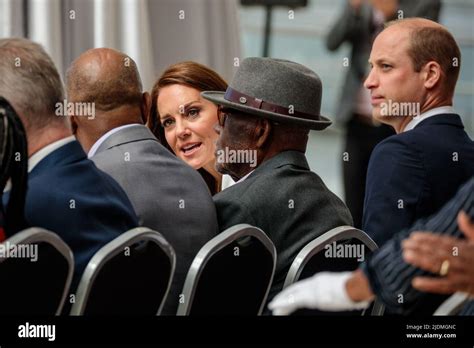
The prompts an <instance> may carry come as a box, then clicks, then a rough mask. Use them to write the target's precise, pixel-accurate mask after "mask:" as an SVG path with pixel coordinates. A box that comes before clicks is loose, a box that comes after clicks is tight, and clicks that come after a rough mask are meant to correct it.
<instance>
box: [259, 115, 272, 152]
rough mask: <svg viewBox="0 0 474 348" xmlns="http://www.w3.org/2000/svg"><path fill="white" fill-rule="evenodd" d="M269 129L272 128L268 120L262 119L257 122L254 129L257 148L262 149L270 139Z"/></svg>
mask: <svg viewBox="0 0 474 348" xmlns="http://www.w3.org/2000/svg"><path fill="white" fill-rule="evenodd" d="M271 129H272V126H271V124H270V122H269V121H268V120H266V119H264V118H262V119H259V120H258V123H257V127H256V128H255V136H256V141H255V144H256V145H257V148H261V147H263V145H264V144H265V143H266V142H267V140H268V139H269V138H270V132H271Z"/></svg>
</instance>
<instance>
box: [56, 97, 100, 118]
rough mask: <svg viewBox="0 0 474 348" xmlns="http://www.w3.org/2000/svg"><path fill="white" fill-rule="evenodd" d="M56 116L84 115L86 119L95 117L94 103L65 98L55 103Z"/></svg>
mask: <svg viewBox="0 0 474 348" xmlns="http://www.w3.org/2000/svg"><path fill="white" fill-rule="evenodd" d="M55 107H56V111H55V112H56V116H86V117H87V119H88V120H93V119H94V118H95V103H79V102H77V103H73V102H68V101H67V100H66V99H64V101H63V102H62V103H60V102H58V103H56V105H55Z"/></svg>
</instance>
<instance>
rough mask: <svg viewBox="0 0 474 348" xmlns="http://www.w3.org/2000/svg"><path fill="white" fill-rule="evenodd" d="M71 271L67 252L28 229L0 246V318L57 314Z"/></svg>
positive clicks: (56, 240) (54, 238)
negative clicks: (0, 316)
mask: <svg viewBox="0 0 474 348" xmlns="http://www.w3.org/2000/svg"><path fill="white" fill-rule="evenodd" d="M73 272H74V258H73V254H72V252H71V249H70V248H69V247H68V246H67V245H66V243H64V241H63V240H62V239H61V238H60V237H59V236H58V235H57V234H55V233H52V232H49V231H47V230H44V229H42V228H38V227H32V228H28V229H26V230H23V231H21V232H18V233H16V234H14V235H13V236H11V237H10V238H9V239H7V240H6V241H4V242H3V243H1V244H0V283H1V284H2V285H1V286H0V298H1V299H2V300H3V301H2V306H1V307H0V315H59V314H60V313H61V310H62V308H63V305H64V301H65V299H66V295H67V293H68V291H69V287H70V285H71V281H72V275H73Z"/></svg>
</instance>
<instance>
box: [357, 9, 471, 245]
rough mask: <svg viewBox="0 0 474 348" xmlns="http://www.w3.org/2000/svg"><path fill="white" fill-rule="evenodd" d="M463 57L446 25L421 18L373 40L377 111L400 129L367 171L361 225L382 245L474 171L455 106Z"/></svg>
mask: <svg viewBox="0 0 474 348" xmlns="http://www.w3.org/2000/svg"><path fill="white" fill-rule="evenodd" d="M434 47H436V48H437V49H433V48H434ZM460 55H461V53H460V51H459V47H458V45H457V43H456V41H455V40H454V38H453V37H452V35H451V34H450V33H449V32H448V31H447V30H446V28H444V27H443V26H441V25H440V24H437V23H435V22H433V21H430V20H427V19H421V18H409V19H404V20H399V21H394V22H391V23H390V24H389V26H388V27H387V28H386V29H385V30H384V31H382V32H381V33H380V34H379V35H378V36H377V38H376V39H375V41H374V44H373V47H372V52H371V54H370V59H369V62H370V64H371V66H372V69H371V71H370V73H369V76H368V77H367V80H366V81H365V87H367V88H368V89H370V92H371V95H372V105H373V117H374V118H376V119H377V120H379V121H380V122H382V123H386V124H388V125H390V126H392V127H393V128H394V129H395V131H396V132H397V133H398V134H396V135H393V136H391V137H389V138H387V139H385V140H384V141H382V142H381V143H380V144H378V145H377V147H376V148H375V149H374V151H373V153H372V156H371V159H370V163H369V167H368V172H367V185H366V195H365V203H364V216H363V223H362V230H364V231H365V232H366V233H367V234H368V235H369V236H371V237H372V239H373V240H374V241H375V242H376V243H377V244H378V245H379V246H382V245H383V244H384V243H385V242H386V241H387V240H389V239H390V238H391V237H392V236H393V235H394V234H395V233H396V232H398V231H401V230H402V229H404V228H407V227H409V226H411V225H412V224H413V223H414V222H415V221H416V220H418V219H420V218H423V217H427V216H429V215H431V214H433V213H434V212H436V211H438V210H439V209H440V208H441V207H442V206H443V205H444V204H445V203H446V202H447V201H448V200H449V199H450V198H452V197H453V196H454V194H455V193H456V190H457V189H458V188H459V186H460V185H461V184H462V183H463V182H465V181H466V180H468V179H469V178H470V177H471V176H472V175H474V142H473V141H472V140H471V139H470V138H469V136H468V135H467V134H466V132H465V131H464V126H463V123H462V121H461V118H460V117H459V115H458V114H457V113H456V112H455V110H454V109H453V107H452V105H453V94H454V88H455V86H456V81H457V78H458V75H459V70H460V64H461V62H460V60H461V56H460Z"/></svg>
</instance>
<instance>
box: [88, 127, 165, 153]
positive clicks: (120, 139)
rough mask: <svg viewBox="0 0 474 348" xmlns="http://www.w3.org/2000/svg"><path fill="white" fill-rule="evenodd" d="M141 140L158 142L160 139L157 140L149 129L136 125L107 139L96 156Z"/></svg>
mask: <svg viewBox="0 0 474 348" xmlns="http://www.w3.org/2000/svg"><path fill="white" fill-rule="evenodd" d="M141 140H154V141H156V142H158V139H156V137H155V136H154V135H153V133H152V132H151V131H150V130H149V129H148V127H146V126H144V125H142V124H140V125H134V126H132V127H127V128H124V129H121V130H119V131H118V132H116V133H113V134H112V135H111V136H109V137H108V138H107V139H105V141H104V142H103V143H102V144H100V146H99V148H98V149H97V151H96V154H98V153H100V152H103V151H105V150H108V149H110V148H112V147H114V146H119V145H123V144H127V143H133V142H135V141H141Z"/></svg>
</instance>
